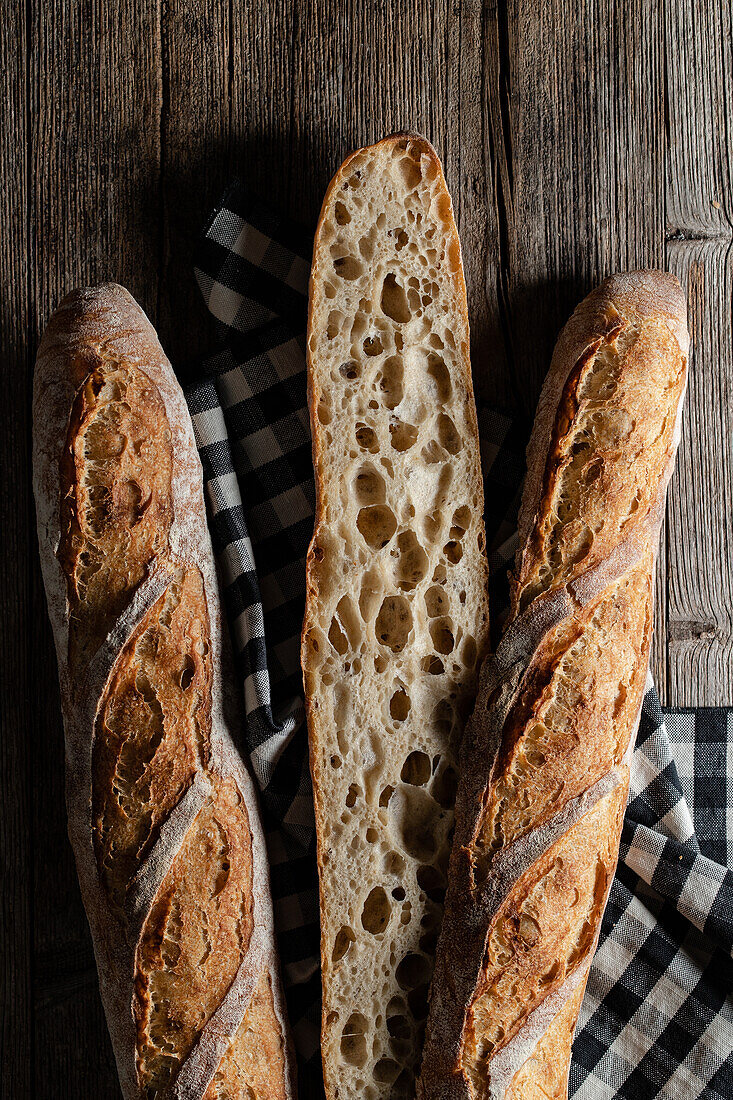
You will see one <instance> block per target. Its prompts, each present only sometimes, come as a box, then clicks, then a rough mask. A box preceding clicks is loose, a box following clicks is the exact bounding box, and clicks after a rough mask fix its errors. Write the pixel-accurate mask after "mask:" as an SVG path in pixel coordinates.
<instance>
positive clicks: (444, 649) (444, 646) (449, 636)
mask: <svg viewBox="0 0 733 1100" xmlns="http://www.w3.org/2000/svg"><path fill="white" fill-rule="evenodd" d="M452 626H453V623H452V622H451V620H450V619H447V618H443V619H434V620H433V621H432V622H431V623H430V637H431V638H432V639H433V645H434V646H435V648H436V650H437V651H438V653H442V654H443V655H444V656H445V655H446V654H447V653H452V652H453V647H454V645H455V639H454V637H453V630H452Z"/></svg>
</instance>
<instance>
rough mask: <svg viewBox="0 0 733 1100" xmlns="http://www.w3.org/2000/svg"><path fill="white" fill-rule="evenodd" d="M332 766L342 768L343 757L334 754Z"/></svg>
mask: <svg viewBox="0 0 733 1100" xmlns="http://www.w3.org/2000/svg"><path fill="white" fill-rule="evenodd" d="M331 767H332V768H340V767H341V757H340V756H332V757H331Z"/></svg>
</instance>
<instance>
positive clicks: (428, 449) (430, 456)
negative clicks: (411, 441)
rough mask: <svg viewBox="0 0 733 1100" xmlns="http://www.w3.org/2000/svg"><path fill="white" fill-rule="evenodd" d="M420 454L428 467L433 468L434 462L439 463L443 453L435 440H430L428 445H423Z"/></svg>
mask: <svg viewBox="0 0 733 1100" xmlns="http://www.w3.org/2000/svg"><path fill="white" fill-rule="evenodd" d="M420 454H421V455H422V457H423V459H424V460H425V462H426V463H427V465H428V466H434V465H435V463H436V462H440V459H441V456H442V454H443V452H442V450H441V448H440V445H439V444H438V443H437V442H436V440H434V439H431V440H430V442H429V443H426V444H425V446H424V447H423V449H422V450H421V451H420Z"/></svg>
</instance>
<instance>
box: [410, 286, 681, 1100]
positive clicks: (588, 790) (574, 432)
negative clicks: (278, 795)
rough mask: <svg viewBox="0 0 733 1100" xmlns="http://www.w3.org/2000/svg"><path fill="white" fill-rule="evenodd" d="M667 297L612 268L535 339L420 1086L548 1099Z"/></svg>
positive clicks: (627, 600)
mask: <svg viewBox="0 0 733 1100" xmlns="http://www.w3.org/2000/svg"><path fill="white" fill-rule="evenodd" d="M685 313H686V307H685V300H684V296H683V294H682V291H681V288H680V286H679V283H678V282H677V281H676V279H674V278H673V277H672V276H670V275H666V274H664V273H660V272H633V273H631V274H629V275H621V276H614V277H612V278H610V279H607V280H606V281H605V282H604V283H603V284H602V285H601V286H600V287H599V288H598V289H597V290H595V291H594V292H593V293H592V294H590V295H589V296H588V298H586V299H585V301H584V302H582V303H581V305H580V306H579V307H578V309H577V310H576V311H575V313H574V314H573V316H572V318H571V319H570V321H569V322H568V324H567V325H566V326H565V329H564V330H563V332H562V333H561V335H560V338H559V340H558V343H557V346H556V349H555V353H554V355H553V360H552V365H551V367H550V372H549V374H548V377H547V379H546V382H545V386H544V388H543V392H542V395H541V398H540V402H539V407H538V413H537V418H536V420H535V426H534V430H533V433H532V439H531V441H530V444H529V447H528V451H527V465H528V469H527V478H526V482H525V488H524V495H523V500H522V508H521V512H520V517H519V535H520V541H519V549H518V551H517V560H516V573H515V576H514V578H513V579H512V610H511V614H510V619H509V623H508V625H507V627H506V630H505V633H504V636H503V638H502V640H501V642H500V644H499V646H498V649H497V651H496V653H495V654H494V655H493V656H492V657H490V658H489V659H487V661H486V662H485V664H484V667H483V669H482V674H481V684H480V688H479V697H478V701H477V705H476V709H475V711H474V714H473V716H472V718H471V721H470V723H469V726H468V729H467V732H466V737H465V741H464V749H463V753H462V761H461V782H460V785H459V791H458V797H457V802H456V834H455V839H454V845H453V850H452V854H451V864H450V870H449V887H448V896H447V900H446V915H445V918H444V922H443V931H442V934H441V939H440V942H439V944H438V953H437V960H436V970H435V976H434V980H433V987H432V993H431V1010H430V1018H429V1021H428V1032H427V1039H426V1045H425V1055H424V1060H423V1065H422V1070H421V1077H420V1082H419V1086H418V1096H419V1097H421V1098H424V1100H428V1098H429V1100H475V1098H478V1097H481V1098H491V1100H520V1098H524V1097H527V1098H529V1097H535V1096H538V1097H539V1096H543V1097H550V1098H551V1100H564V1098H565V1097H566V1096H567V1073H568V1068H569V1064H570V1045H571V1041H572V1036H573V1032H574V1029H575V1023H576V1020H577V1014H578V1010H579V1007H580V1000H581V998H582V991H583V989H584V986H585V980H586V976H587V971H588V967H589V965H590V961H591V959H592V957H593V952H594V950H595V945H596V943H597V939H598V935H599V933H600V927H601V919H602V916H603V910H604V907H605V903H606V899H607V896H608V891H609V889H610V884H611V881H612V878H613V873H614V870H615V864H616V860H617V856H618V845H619V839H620V831H621V824H622V820H623V810H624V807H625V802H626V794H627V791H628V782H629V762H630V757H631V752H632V750H633V744H634V738H635V735H636V729H637V726H638V721H639V716H640V711H641V703H642V698H643V691H644V683H645V677H646V669H647V664H648V659H649V646H650V639H651V619H652V608H653V577H654V562H655V555H656V551H657V544H658V538H659V528H660V524H661V521H662V517H663V511H664V501H665V495H666V489H667V484H668V481H669V478H670V476H671V473H672V468H673V463H674V456H675V451H676V448H677V445H678V442H679V435H680V424H681V412H682V403H683V399H684V390H685V385H686V379H687V353H688V338H687V333H686V328H685ZM599 814H601V815H602V816H601V817H600V818H599V816H598V815H599Z"/></svg>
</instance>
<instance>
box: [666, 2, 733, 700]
mask: <svg viewBox="0 0 733 1100" xmlns="http://www.w3.org/2000/svg"><path fill="white" fill-rule="evenodd" d="M665 38H666V61H667V85H668V88H667V133H668V141H667V171H666V182H667V195H666V200H667V201H666V218H667V225H666V229H667V252H666V255H667V266H668V268H669V270H670V271H673V272H674V273H675V274H676V275H677V276H678V277H679V278H680V280H681V281H682V285H683V286H687V288H688V301H689V310H690V331H691V336H692V360H691V372H690V383H689V390H688V396H687V405H686V409H685V422H684V428H683V433H682V443H681V446H680V454H679V458H678V461H677V472H676V474H675V477H674V480H673V482H672V486H671V492H670V501H669V506H668V528H669V530H668V541H667V555H666V571H665V572H666V579H667V592H666V605H667V637H666V658H667V667H666V673H667V698H666V701H668V702H670V703H674V704H676V705H678V706H701V705H716V704H720V705H727V706H730V704H731V700H732V699H733V552H732V551H731V547H732V546H733V329H732V328H731V287H732V286H733V271H732V270H731V267H732V264H733V255H732V246H733V205H732V203H731V199H732V197H733V159H732V156H733V154H732V152H731V144H730V134H731V127H733V103H732V102H731V96H730V94H729V93H730V82H731V73H732V72H733V9H732V8H731V7H730V6H729V5H727V4H723V5H718V4H697V3H695V0H684V2H683V3H680V4H678V5H676V11H675V13H674V18H673V17H672V12H670V11H668V13H667V24H666V35H665ZM726 90H727V91H728V94H726Z"/></svg>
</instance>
